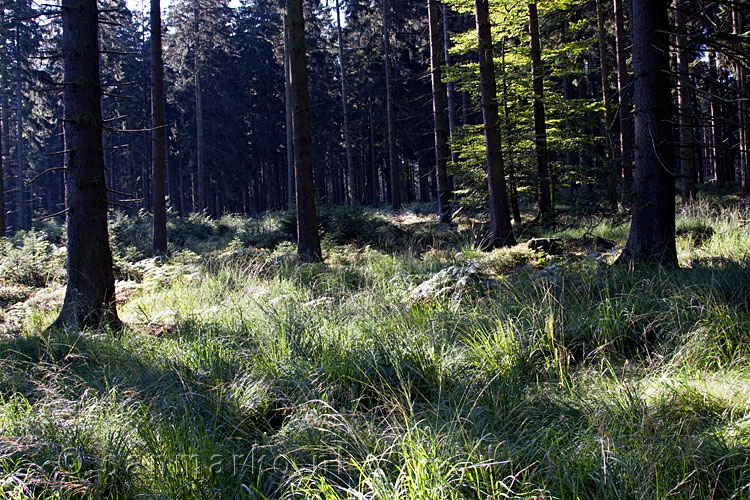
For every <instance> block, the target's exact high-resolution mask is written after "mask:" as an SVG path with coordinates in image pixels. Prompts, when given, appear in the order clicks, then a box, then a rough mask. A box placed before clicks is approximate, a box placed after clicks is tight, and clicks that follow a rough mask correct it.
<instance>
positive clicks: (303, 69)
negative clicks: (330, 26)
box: [287, 0, 323, 261]
mask: <svg viewBox="0 0 750 500" xmlns="http://www.w3.org/2000/svg"><path fill="white" fill-rule="evenodd" d="M287 21H288V23H289V42H290V44H289V45H290V52H289V63H290V65H289V67H290V70H291V71H290V74H291V94H292V123H293V125H292V129H293V130H294V164H295V174H296V175H295V178H296V187H297V189H296V201H297V244H298V247H297V252H298V254H299V256H300V258H301V259H303V260H308V261H322V260H323V252H322V251H321V249H320V236H319V235H318V214H317V210H316V207H315V184H314V181H313V163H312V135H311V132H310V104H309V96H308V90H307V66H306V64H307V63H306V56H305V21H304V16H303V12H302V0H288V2H287Z"/></svg>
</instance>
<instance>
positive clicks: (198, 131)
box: [194, 9, 208, 212]
mask: <svg viewBox="0 0 750 500" xmlns="http://www.w3.org/2000/svg"><path fill="white" fill-rule="evenodd" d="M199 29H200V26H199V25H198V11H197V9H196V11H195V53H194V61H195V153H196V159H195V161H196V167H197V181H198V182H197V184H198V193H197V194H198V196H197V198H198V199H197V200H196V202H197V208H198V211H200V212H202V211H204V210H206V209H207V208H208V195H207V192H206V169H205V165H204V159H203V94H202V92H201V64H200V57H199V55H200V50H201V48H200V47H199V46H198V45H199V42H198V36H199V35H198V33H199Z"/></svg>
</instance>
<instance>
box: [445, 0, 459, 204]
mask: <svg viewBox="0 0 750 500" xmlns="http://www.w3.org/2000/svg"><path fill="white" fill-rule="evenodd" d="M449 19H450V18H449V12H448V6H447V5H446V4H443V50H444V52H445V67H446V68H450V67H452V66H453V61H452V60H451V52H450V48H451V37H450V32H449V30H448V21H449ZM445 93H446V97H447V98H448V135H449V137H450V141H449V146H450V158H451V163H453V164H454V165H455V164H456V163H458V154H456V148H455V147H453V140H454V139H455V137H456V132H457V130H458V122H457V119H458V118H457V117H456V90H455V85H453V81H451V80H448V82H447V83H446V85H445ZM448 183H449V185H450V186H451V187H452V188H453V192H454V194H453V197H454V200H455V191H456V189H457V186H456V177H455V176H451V177H450V178H449V179H448Z"/></svg>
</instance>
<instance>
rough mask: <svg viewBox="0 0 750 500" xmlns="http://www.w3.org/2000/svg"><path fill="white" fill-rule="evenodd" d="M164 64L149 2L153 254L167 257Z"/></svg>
mask: <svg viewBox="0 0 750 500" xmlns="http://www.w3.org/2000/svg"><path fill="white" fill-rule="evenodd" d="M164 124H165V119H164V63H163V62H162V48H161V4H160V1H159V0H151V141H152V142H151V148H152V149H151V151H152V153H151V161H152V162H153V172H152V175H153V182H154V188H153V196H154V198H153V199H154V235H153V236H154V237H153V242H152V243H153V248H154V251H156V252H158V253H161V254H166V253H167V201H166V199H165V194H164V182H165V180H164V171H165V167H166V161H167V151H166V147H167V134H166V130H165V128H164Z"/></svg>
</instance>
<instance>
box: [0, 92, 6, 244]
mask: <svg viewBox="0 0 750 500" xmlns="http://www.w3.org/2000/svg"><path fill="white" fill-rule="evenodd" d="M2 87H3V81H2V77H0V116H3V111H4V109H5V106H4V105H3V98H2ZM4 126H5V123H3V120H1V119H0V151H3V127H4ZM4 161H5V157H4V155H3V154H1V153H0V238H2V237H4V236H5V227H6V225H5V172H4V170H3V162H4Z"/></svg>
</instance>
